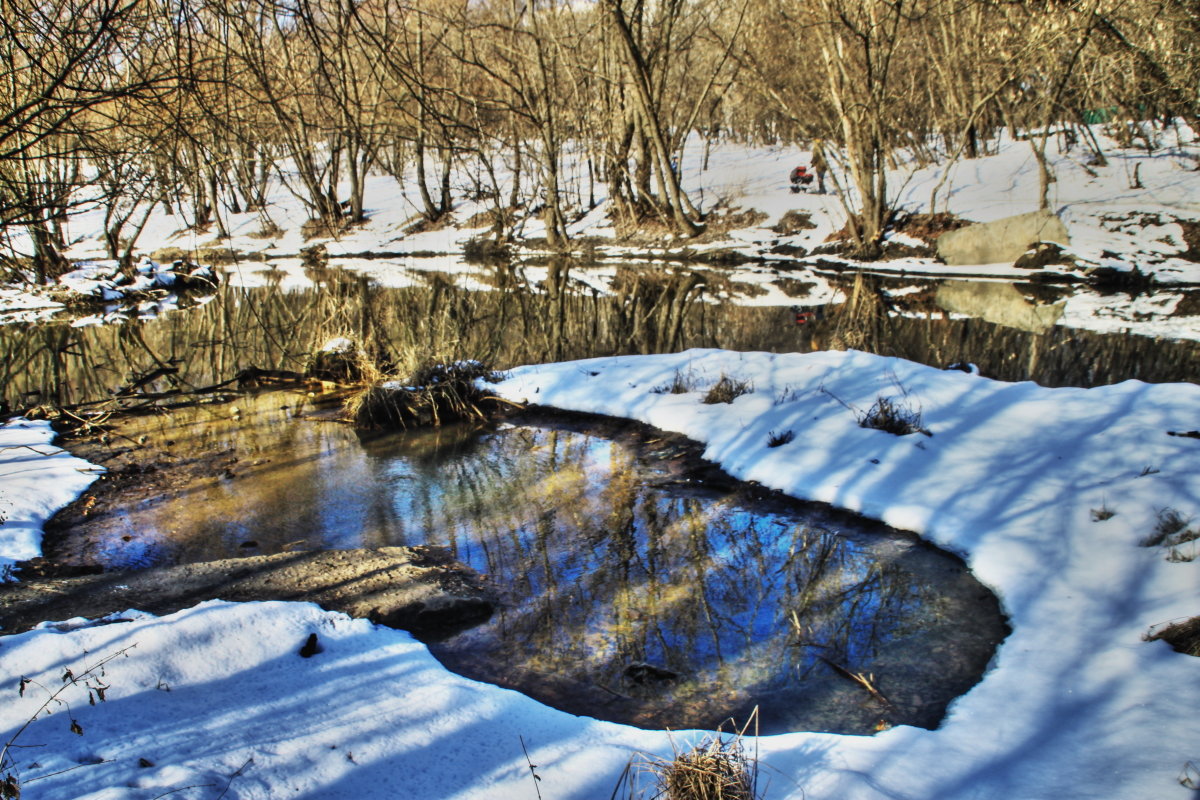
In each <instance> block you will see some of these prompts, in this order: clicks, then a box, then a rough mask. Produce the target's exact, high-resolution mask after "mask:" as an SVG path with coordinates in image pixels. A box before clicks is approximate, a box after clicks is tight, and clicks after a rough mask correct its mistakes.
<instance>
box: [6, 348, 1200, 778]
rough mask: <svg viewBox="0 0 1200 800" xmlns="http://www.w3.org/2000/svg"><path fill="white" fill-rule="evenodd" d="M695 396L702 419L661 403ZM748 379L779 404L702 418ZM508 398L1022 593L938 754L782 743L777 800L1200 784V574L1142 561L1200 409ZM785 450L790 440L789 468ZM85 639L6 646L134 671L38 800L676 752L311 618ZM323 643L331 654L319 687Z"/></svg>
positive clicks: (651, 387)
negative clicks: (612, 432)
mask: <svg viewBox="0 0 1200 800" xmlns="http://www.w3.org/2000/svg"><path fill="white" fill-rule="evenodd" d="M677 374H678V375H679V376H681V377H683V378H684V379H685V380H687V381H690V382H692V384H693V385H694V386H695V387H696V391H694V392H690V393H686V394H666V393H661V392H659V391H656V390H657V389H660V387H664V386H666V385H668V384H670V383H672V382H673V380H674V378H675V376H676V375H677ZM722 374H724V375H728V376H731V377H735V378H739V379H742V380H748V381H750V382H751V383H752V384H753V387H754V391H753V392H752V393H750V394H747V395H743V396H741V397H739V398H737V399H736V400H734V402H733V403H732V404H728V405H726V404H718V405H705V404H703V403H702V402H701V398H702V396H703V392H704V390H706V389H707V388H708V387H709V386H710V385H711V384H712V383H715V382H716V381H717V380H718V379H719V377H720V376H721V375H722ZM492 388H493V389H494V390H498V391H500V392H502V393H504V394H505V395H506V396H507V397H509V398H512V399H518V400H522V399H524V400H530V401H533V402H537V403H542V404H546V405H555V406H559V407H563V408H572V409H577V410H583V411H592V412H597V413H605V414H614V415H622V416H630V417H635V418H637V419H641V420H644V421H646V422H649V423H650V424H653V425H657V426H659V427H662V428H666V429H670V430H676V431H681V432H683V433H686V434H687V435H689V436H691V437H693V438H695V439H697V440H700V441H703V442H706V443H707V448H708V449H707V453H708V456H709V457H710V458H712V459H714V460H717V461H720V462H721V463H722V464H723V465H725V467H726V468H727V469H728V470H729V471H730V472H731V473H733V474H735V475H737V476H739V477H743V478H746V479H750V480H757V481H760V482H762V483H763V484H766V485H769V486H773V487H776V488H779V489H782V490H784V491H787V492H789V493H792V494H795V495H797V496H801V497H811V498H815V499H821V500H825V501H828V502H832V503H835V504H837V505H841V506H845V507H848V508H853V509H859V510H862V511H863V512H864V513H867V514H869V515H871V516H877V517H880V518H882V519H884V520H886V521H888V522H890V523H892V524H893V525H897V526H899V527H904V528H908V529H910V530H915V531H918V532H920V533H922V535H924V536H926V537H927V538H929V539H931V540H933V541H936V542H938V543H939V544H941V545H942V546H944V547H947V548H948V549H951V550H953V551H955V552H958V553H961V554H963V555H964V557H965V558H966V559H967V560H968V562H969V563H970V564H971V566H972V568H973V569H974V570H975V572H976V574H977V575H978V576H979V577H980V579H981V580H983V581H985V582H986V583H988V584H989V585H991V586H992V587H993V588H994V589H995V590H996V591H997V592H998V593H999V595H1000V596H1001V599H1002V601H1003V602H1004V605H1005V609H1006V611H1007V612H1008V613H1009V614H1010V616H1011V622H1012V625H1013V633H1012V635H1011V636H1010V637H1009V639H1008V640H1007V641H1006V642H1005V643H1004V645H1003V646H1002V647H1001V649H1000V651H999V653H998V655H997V658H996V660H995V663H994V666H993V668H992V670H991V671H990V672H989V673H988V674H987V675H986V676H985V678H984V680H983V682H982V683H981V684H979V685H978V686H976V687H975V688H974V689H973V690H971V691H970V692H969V693H968V694H967V695H966V696H964V697H963V698H961V699H960V700H959V701H957V702H956V703H955V704H954V705H953V706H952V707H951V711H950V715H949V717H948V719H947V720H946V722H945V723H944V724H943V726H942V727H941V728H940V729H938V730H936V731H925V730H919V729H914V728H905V727H899V728H894V729H892V730H889V731H885V732H883V733H881V734H878V735H876V736H873V737H846V736H834V735H827V734H806V733H797V734H788V735H783V736H776V737H766V738H763V739H761V740H760V741H759V742H758V743H757V747H758V753H759V755H760V757H761V759H762V761H763V763H764V772H763V782H764V783H769V788H768V792H767V796H768V797H769V798H795V799H796V800H799V798H805V799H806V800H821V799H822V798H828V799H829V800H833V799H834V798H837V799H838V800H844V799H851V800H853V799H854V798H864V799H866V798H913V800H917V799H918V798H922V799H924V798H938V799H939V800H943V799H945V798H976V799H978V798H996V799H997V800H999V799H1000V798H1005V800H1007V799H1008V798H1045V797H1060V798H1096V797H1102V798H1135V797H1136V798H1152V797H1153V798H1170V797H1179V798H1181V800H1182V799H1183V798H1186V797H1189V796H1190V791H1189V790H1186V789H1184V788H1182V787H1181V786H1180V785H1179V783H1178V782H1177V776H1178V775H1179V773H1180V770H1181V769H1182V768H1183V766H1184V765H1185V763H1187V762H1188V761H1189V760H1197V759H1200V749H1198V748H1197V744H1196V743H1197V742H1200V719H1198V718H1197V716H1196V714H1195V709H1196V707H1197V706H1198V704H1200V681H1197V676H1198V675H1200V659H1196V658H1191V657H1187V656H1183V655H1180V654H1177V653H1175V652H1173V651H1172V650H1171V649H1170V648H1169V647H1168V646H1167V645H1165V644H1164V643H1162V642H1154V643H1147V642H1143V641H1142V635H1143V634H1144V633H1145V632H1146V630H1147V629H1148V628H1149V627H1150V626H1151V625H1154V624H1157V623H1162V622H1166V621H1169V620H1173V619H1178V618H1181V617H1185V616H1192V615H1195V614H1197V613H1200V598H1198V597H1197V595H1198V592H1197V586H1198V585H1200V581H1198V580H1197V577H1198V575H1197V570H1198V569H1200V562H1173V561H1168V560H1167V556H1168V555H1169V554H1170V552H1171V549H1170V548H1164V547H1154V548H1151V547H1141V546H1139V543H1140V542H1141V541H1142V540H1144V539H1145V538H1146V537H1147V536H1149V535H1150V534H1151V533H1152V532H1153V531H1154V529H1155V527H1156V526H1157V525H1158V521H1159V519H1160V514H1161V512H1163V511H1164V510H1167V509H1172V510H1174V511H1176V512H1178V513H1179V514H1181V515H1183V516H1184V517H1195V516H1197V515H1198V514H1200V468H1198V467H1200V440H1197V439H1194V438H1187V437H1180V436H1170V435H1168V431H1175V432H1185V431H1190V430H1194V429H1195V428H1196V427H1197V417H1196V410H1197V408H1200V387H1197V386H1195V385H1192V384H1170V385H1149V384H1143V383H1138V382H1133V381H1130V382H1126V383H1123V384H1119V385H1116V386H1108V387H1102V388H1097V389H1087V390H1083V389H1045V388H1042V387H1039V386H1036V385H1035V384H1032V383H1021V384H1006V383H1000V382H996V381H992V380H989V379H986V378H982V377H978V376H974V375H968V374H965V373H960V372H943V371H939V370H935V369H931V368H928V367H923V366H919V365H915V364H911V363H908V362H903V361H898V360H894V359H883V358H878V357H874V356H869V355H865V354H861V353H854V352H850V353H815V354H810V355H794V354H785V355H771V354H765V353H735V352H727V351H689V352H685V353H680V354H674V355H663V356H644V357H621V358H608V359H596V360H591V361H585V362H574V363H567V364H554V365H539V366H530V367H524V368H521V369H518V370H514V371H513V373H512V374H511V376H510V377H509V378H508V380H506V381H505V382H504V383H501V384H499V385H498V386H496V387H492ZM879 396H888V397H892V398H896V399H898V400H900V401H901V402H903V403H906V404H908V405H909V407H910V408H912V409H914V410H915V409H919V410H920V411H921V412H922V415H923V420H922V424H923V426H924V427H925V428H926V429H927V430H928V431H929V432H930V433H931V434H932V436H924V435H921V434H913V435H909V436H905V437H896V436H892V435H890V434H887V433H883V432H880V431H876V430H869V429H864V428H861V427H859V426H858V423H857V416H856V413H855V410H856V409H858V410H866V409H867V408H868V407H869V406H870V405H871V404H872V403H873V402H874V401H875V400H876V399H877V398H878V397H879ZM785 430H792V431H794V433H795V434H796V435H795V438H794V440H793V441H791V442H790V443H788V444H785V445H783V446H780V447H774V448H770V447H768V446H767V439H768V437H769V436H770V434H771V433H772V432H774V433H780V432H782V431H785ZM7 487H8V484H7V483H5V484H3V485H0V491H3V492H5V493H6V494H7V493H8V492H9V490H8V488H7ZM1110 513H1111V516H1109V514H1110ZM1196 524H1197V523H1196V522H1195V521H1194V520H1193V521H1192V523H1191V525H1192V527H1195V525H1196ZM0 530H2V529H0ZM1197 544H1198V543H1197V542H1189V543H1186V544H1183V545H1180V546H1179V547H1177V548H1175V552H1176V555H1177V557H1181V558H1186V557H1189V556H1192V555H1195V554H1196V549H1195V548H1196V547H1197ZM1189 548H1191V549H1189ZM128 616H130V617H131V618H134V617H138V615H128ZM80 624H81V625H82V622H80ZM72 627H73V626H70V625H68V626H64V629H63V630H60V629H58V628H55V627H49V628H46V629H44V630H40V631H35V632H31V633H28V634H22V635H19V636H10V637H2V638H0V675H3V676H6V679H7V681H8V682H9V683H14V684H15V682H16V676H18V675H29V676H31V677H32V676H40V679H41V680H42V682H43V683H46V684H47V685H59V684H60V680H59V676H60V675H61V672H62V669H63V668H64V667H66V666H70V667H71V668H72V669H74V670H75V672H76V674H79V673H80V671H81V670H80V667H81V666H84V665H86V664H89V663H93V662H94V661H95V660H97V659H98V658H100V657H102V656H104V655H106V654H108V653H111V652H115V651H117V650H120V649H122V648H124V647H127V646H129V645H132V644H135V643H136V645H137V647H136V648H134V649H133V650H131V651H130V652H129V657H128V658H122V659H119V660H117V661H114V662H113V663H112V664H110V665H109V666H108V667H107V672H106V677H105V678H104V681H105V683H106V684H108V685H109V686H110V687H111V688H110V689H108V691H107V695H108V702H106V703H103V704H99V705H97V706H95V707H92V706H88V705H87V704H86V703H87V700H86V696H83V697H76V698H70V699H72V700H73V703H74V706H73V709H72V712H71V713H72V714H73V715H74V717H75V718H76V719H77V720H78V721H79V724H80V725H81V727H82V728H83V730H84V734H83V736H78V735H75V734H72V733H71V732H70V731H69V729H68V726H69V721H68V719H67V717H66V716H65V714H64V713H63V712H61V711H60V712H58V713H56V714H55V715H53V716H51V717H49V718H46V719H42V720H39V721H38V722H37V723H35V724H34V725H33V726H32V727H31V728H30V729H29V730H28V731H27V732H26V733H25V734H23V736H22V743H27V744H39V745H45V746H44V747H39V748H37V749H32V750H25V749H22V750H20V751H17V752H15V757H16V758H17V759H18V765H19V767H20V771H21V776H22V779H23V780H24V781H26V782H27V783H26V786H27V795H26V796H27V797H47V798H51V797H54V798H83V797H88V798H107V797H113V798H115V797H127V798H153V797H157V796H160V795H161V794H162V793H163V792H165V791H169V790H172V789H179V788H182V787H187V786H193V787H195V786H196V785H199V784H207V786H204V787H200V788H191V789H187V790H185V791H179V792H175V793H173V794H172V796H178V797H181V798H186V797H194V798H200V797H211V796H213V795H214V794H219V793H220V790H221V789H222V788H223V787H224V786H225V785H226V784H227V783H228V782H229V780H230V776H231V775H233V774H234V773H235V772H237V771H238V770H239V769H241V772H240V774H239V775H238V776H237V777H236V778H234V779H233V781H232V787H231V788H230V791H229V793H228V795H227V796H228V797H238V798H245V799H247V800H248V799H249V798H278V797H282V796H298V797H312V798H316V797H356V798H360V800H371V799H372V798H385V797H386V798H391V797H394V796H396V794H397V793H405V794H407V795H410V796H413V797H418V798H530V797H534V796H536V793H535V788H534V782H533V778H532V776H531V774H530V767H529V763H528V762H527V761H526V759H525V755H524V754H523V753H522V749H521V743H522V740H523V741H524V743H525V745H526V746H527V747H528V750H529V756H530V758H531V760H532V763H533V764H535V765H537V766H536V772H537V774H538V775H539V776H540V777H541V779H542V780H541V781H540V783H539V786H540V789H541V794H542V796H544V797H547V798H550V797H554V798H572V799H574V798H578V800H584V798H599V799H600V800H603V799H604V798H608V797H609V796H610V794H611V792H612V787H613V786H614V784H615V782H616V780H617V777H618V776H619V774H620V772H621V769H622V768H623V767H624V764H625V761H626V759H627V758H628V756H629V754H630V753H631V752H633V751H637V750H649V751H653V752H657V753H661V754H668V753H669V752H670V751H671V746H672V739H671V737H670V736H668V734H666V733H662V732H645V731H638V730H635V729H632V728H626V727H621V726H617V725H612V724H607V723H599V722H594V721H591V720H587V719H581V718H576V717H572V716H570V715H566V714H563V713H561V712H557V711H554V710H551V709H547V708H545V707H542V706H540V705H539V704H537V703H535V702H533V701H531V700H529V699H527V698H525V697H522V696H520V695H517V694H514V693H513V692H510V691H506V690H501V689H497V688H494V687H489V686H484V685H481V684H476V683H473V682H470V681H467V680H465V679H462V678H459V677H457V676H454V675H451V674H449V673H447V672H446V671H445V670H443V669H442V668H441V667H439V666H438V665H437V664H436V663H435V662H434V661H433V660H432V659H431V658H430V656H429V654H428V652H427V651H426V650H425V648H424V647H423V646H421V645H419V644H417V643H415V642H414V641H413V640H412V639H411V637H409V636H408V635H407V634H404V633H400V632H396V631H390V630H386V629H380V628H374V627H373V626H371V625H369V624H368V623H366V622H363V621H349V620H346V619H345V618H344V617H341V616H339V615H337V614H330V613H326V612H321V611H318V610H317V609H315V608H313V607H311V606H309V605H306V604H251V605H246V606H236V605H228V604H222V603H209V604H205V605H203V606H200V607H198V608H196V609H193V610H190V611H186V612H181V613H180V614H177V615H173V616H171V617H164V618H162V619H147V618H137V619H134V621H132V622H127V623H124V624H120V625H106V626H96V627H88V626H83V627H79V628H78V629H76V630H70V628H72ZM310 632H317V633H318V635H319V637H320V641H321V642H322V644H323V645H324V652H321V653H318V654H317V655H315V656H313V657H312V658H310V659H305V658H301V657H300V656H299V655H298V654H297V651H298V650H299V648H300V646H301V644H302V643H303V642H304V640H305V637H306V636H307V635H308V634H309V633H310ZM876 678H877V680H878V682H879V683H880V685H881V687H882V689H883V691H884V692H885V693H886V686H887V676H886V675H879V676H876ZM168 690H169V691H168ZM12 698H13V695H10V699H12ZM40 702H41V698H40V697H39V695H38V693H37V692H35V691H33V690H32V689H27V691H26V697H25V698H18V699H17V701H16V702H6V703H5V704H3V705H0V737H3V738H7V737H8V736H10V735H11V732H12V731H13V730H14V729H15V728H17V727H18V726H19V725H20V724H21V723H22V722H23V721H24V720H25V719H27V718H28V716H29V714H31V713H32V711H33V710H34V709H35V708H36V707H37V705H38V703H40ZM692 736H693V734H689V733H679V734H675V735H674V740H675V743H676V745H681V744H686V742H687V741H690V739H691V738H692ZM139 759H145V760H146V761H147V762H150V766H144V765H143V766H139ZM100 760H103V761H104V762H105V763H97V762H98V761H100ZM32 763H36V764H38V766H36V767H34V766H31V764H32ZM79 764H89V766H84V767H81V768H79V769H74V770H72V771H70V772H65V773H61V774H57V775H53V776H52V777H46V778H45V779H44V780H33V779H36V778H38V777H39V776H43V775H49V774H50V773H54V772H56V771H58V770H62V769H66V768H68V767H73V766H77V765H79ZM31 780H33V782H32V783H29V782H28V781H31Z"/></svg>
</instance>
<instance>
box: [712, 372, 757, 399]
mask: <svg viewBox="0 0 1200 800" xmlns="http://www.w3.org/2000/svg"><path fill="white" fill-rule="evenodd" d="M753 391H754V385H753V384H752V383H750V381H744V380H739V379H737V378H731V377H729V376H728V375H721V379H720V380H719V381H717V382H716V383H715V384H714V385H713V387H712V388H711V389H709V390H708V393H707V394H705V395H704V400H702V401H701V402H703V403H706V404H707V405H710V406H711V405H716V404H717V403H732V402H733V401H734V400H735V399H737V398H739V397H741V396H742V395H744V394H750V393H751V392H753Z"/></svg>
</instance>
